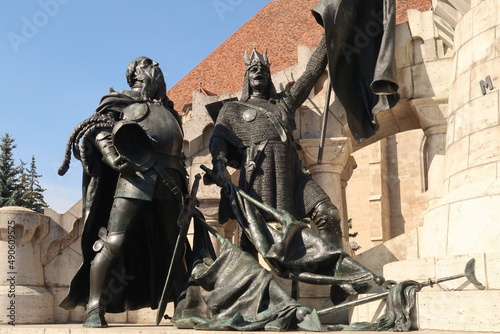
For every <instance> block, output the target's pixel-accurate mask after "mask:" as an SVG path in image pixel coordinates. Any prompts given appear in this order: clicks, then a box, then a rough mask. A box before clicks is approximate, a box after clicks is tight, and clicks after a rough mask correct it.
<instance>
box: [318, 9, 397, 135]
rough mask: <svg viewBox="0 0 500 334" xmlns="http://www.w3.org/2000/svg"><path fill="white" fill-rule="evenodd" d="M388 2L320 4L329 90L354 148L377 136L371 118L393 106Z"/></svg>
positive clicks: (394, 85) (391, 19)
mask: <svg viewBox="0 0 500 334" xmlns="http://www.w3.org/2000/svg"><path fill="white" fill-rule="evenodd" d="M395 9H396V6H395V1H394V0H370V1H360V0H320V1H319V3H318V4H317V5H316V7H314V9H313V10H312V13H313V15H314V17H315V18H316V20H317V21H318V23H319V24H321V25H322V26H323V27H324V28H325V37H326V45H327V54H328V70H329V73H330V80H331V83H332V87H333V90H334V92H335V94H336V95H337V97H338V98H339V100H340V102H341V103H342V105H343V106H344V108H345V111H346V114H347V122H348V125H349V129H350V130H351V133H352V135H353V136H354V138H355V139H356V140H357V141H358V142H362V141H363V140H365V139H367V138H369V137H370V136H372V135H374V134H375V132H376V131H377V128H378V124H377V120H376V114H377V113H378V112H380V111H383V110H387V109H389V108H392V107H393V106H395V105H396V103H397V102H398V100H399V95H398V93H397V90H398V84H397V82H396V64H395V60H394V33H395Z"/></svg>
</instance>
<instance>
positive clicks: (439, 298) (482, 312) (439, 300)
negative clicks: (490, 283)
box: [417, 290, 500, 333]
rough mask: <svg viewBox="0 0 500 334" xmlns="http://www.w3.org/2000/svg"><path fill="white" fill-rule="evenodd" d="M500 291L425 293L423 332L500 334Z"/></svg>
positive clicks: (420, 314)
mask: <svg viewBox="0 0 500 334" xmlns="http://www.w3.org/2000/svg"><path fill="white" fill-rule="evenodd" d="M499 301H500V291H499V290H483V291H451V292H434V291H424V290H423V291H421V292H419V293H417V318H418V328H419V329H433V330H452V331H463V332H466V333H468V332H471V331H481V332H488V333H500V304H499Z"/></svg>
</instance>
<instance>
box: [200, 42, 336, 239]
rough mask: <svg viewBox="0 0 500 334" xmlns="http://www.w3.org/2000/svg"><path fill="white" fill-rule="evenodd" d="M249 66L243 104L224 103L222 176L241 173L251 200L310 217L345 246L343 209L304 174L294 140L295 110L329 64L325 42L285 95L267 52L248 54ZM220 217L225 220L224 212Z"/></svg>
mask: <svg viewBox="0 0 500 334" xmlns="http://www.w3.org/2000/svg"><path fill="white" fill-rule="evenodd" d="M245 63H246V65H247V69H246V72H245V78H244V84H243V92H242V96H241V98H240V100H239V101H230V102H227V103H224V105H223V107H222V109H221V110H220V113H219V115H218V118H217V121H216V125H215V129H214V132H213V135H212V138H211V143H210V152H211V154H212V159H213V160H212V164H213V166H214V171H215V173H216V175H217V177H218V178H219V179H221V180H222V179H226V180H228V179H229V176H228V173H227V171H226V166H227V165H229V166H232V167H235V168H239V169H241V174H240V180H239V187H240V188H242V189H243V190H244V191H245V192H247V193H248V194H249V195H250V196H252V197H253V198H255V199H257V200H259V201H262V202H263V203H265V204H268V205H270V206H271V207H275V208H277V209H279V210H284V211H287V212H290V213H291V214H292V215H293V216H294V217H295V218H296V219H302V218H304V217H310V218H311V221H312V222H313V223H314V224H315V225H316V226H317V228H318V231H319V234H320V236H321V237H322V238H323V239H325V240H326V241H327V242H330V243H331V244H333V245H335V246H337V247H339V248H342V232H341V229H340V214H339V211H338V209H337V207H336V206H335V205H334V204H333V203H332V202H331V200H330V198H329V197H328V195H327V194H326V193H325V192H324V191H323V189H321V187H320V186H319V185H318V184H317V183H316V182H315V181H314V180H313V179H312V178H311V177H310V176H309V175H307V174H306V173H304V172H303V169H302V165H301V162H300V160H299V158H298V155H297V152H296V144H295V142H294V139H293V137H292V131H293V130H294V129H295V127H296V126H295V112H296V110H297V109H298V108H299V107H300V106H301V105H302V104H303V103H304V101H305V100H306V99H307V97H308V95H309V93H310V91H311V89H312V88H313V86H314V85H315V84H316V82H317V81H318V79H319V78H320V76H321V75H322V74H323V72H324V71H325V68H326V65H327V56H326V46H325V41H324V39H323V40H322V41H321V42H320V43H319V45H318V47H317V49H316V51H315V52H314V54H313V55H312V56H311V58H310V60H309V62H308V64H307V67H306V70H305V72H304V73H303V74H302V75H301V76H300V78H298V79H297V81H296V82H295V83H294V84H293V86H292V87H291V88H290V89H289V90H285V91H283V92H281V93H277V92H276V89H275V87H274V85H273V83H272V81H271V73H270V65H271V64H270V61H269V59H268V57H267V54H266V52H264V54H260V53H258V52H257V51H256V50H254V51H253V53H252V55H251V56H248V54H247V53H246V52H245ZM207 108H209V107H207ZM221 216H222V217H221V220H222V222H223V221H224V220H225V217H224V216H223V213H222V215H221ZM268 218H269V219H268V220H273V218H272V217H268ZM242 244H244V240H242Z"/></svg>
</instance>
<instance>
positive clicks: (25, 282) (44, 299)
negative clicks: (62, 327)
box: [0, 207, 54, 324]
mask: <svg viewBox="0 0 500 334" xmlns="http://www.w3.org/2000/svg"><path fill="white" fill-rule="evenodd" d="M48 228H49V219H48V217H45V216H43V215H41V214H38V213H36V212H33V211H31V210H28V209H25V208H20V207H4V208H1V209H0V257H1V260H0V309H1V310H2V312H1V314H0V323H5V324H7V323H8V324H28V323H30V324H35V323H53V322H54V308H53V304H54V297H53V296H52V295H51V294H50V292H49V291H48V290H47V288H46V287H45V282H44V268H43V265H42V262H41V260H40V253H41V240H42V239H43V238H44V237H45V236H46V235H47V233H48Z"/></svg>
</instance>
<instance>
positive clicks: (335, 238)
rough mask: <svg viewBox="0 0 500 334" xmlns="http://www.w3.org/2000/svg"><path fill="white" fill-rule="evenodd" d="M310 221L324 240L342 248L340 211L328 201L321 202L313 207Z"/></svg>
mask: <svg viewBox="0 0 500 334" xmlns="http://www.w3.org/2000/svg"><path fill="white" fill-rule="evenodd" d="M311 219H312V222H313V223H314V224H315V225H316V227H317V228H318V234H319V235H320V237H322V238H323V239H324V240H325V241H327V242H329V243H330V244H333V245H334V246H336V247H338V248H340V249H342V230H341V228H340V212H339V210H338V209H337V207H336V206H335V205H334V204H333V203H332V202H330V201H325V202H321V203H319V204H318V205H316V207H315V208H314V211H313V213H312V215H311Z"/></svg>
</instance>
